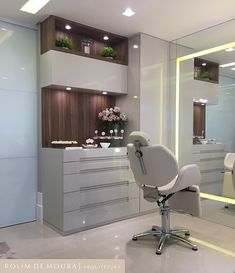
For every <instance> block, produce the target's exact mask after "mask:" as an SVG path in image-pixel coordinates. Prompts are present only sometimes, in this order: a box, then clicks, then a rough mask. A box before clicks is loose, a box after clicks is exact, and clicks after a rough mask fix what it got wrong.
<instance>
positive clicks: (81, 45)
mask: <svg viewBox="0 0 235 273" xmlns="http://www.w3.org/2000/svg"><path fill="white" fill-rule="evenodd" d="M66 28H69V29H66ZM105 36H106V38H107V37H108V40H104V37H105ZM61 38H68V39H69V40H70V41H71V43H72V48H71V49H68V48H63V47H58V46H56V40H57V39H61ZM86 46H87V47H89V48H86ZM104 47H112V48H113V49H114V50H115V51H116V53H117V57H116V59H111V58H105V57H102V56H101V52H102V50H103V48H104ZM49 50H57V51H61V52H66V53H70V54H77V55H82V56H85V57H89V58H95V59H99V60H103V61H106V62H112V63H118V64H123V65H127V63H128V39H127V38H126V37H123V36H120V35H117V34H113V33H109V32H106V31H104V30H100V29H96V28H93V27H90V26H85V25H82V24H79V23H76V22H72V21H69V20H67V19H63V18H59V17H56V16H52V15H51V16H50V17H48V18H47V19H46V20H45V21H44V22H42V23H41V54H43V53H45V52H47V51H49ZM88 52H89V53H88Z"/></svg>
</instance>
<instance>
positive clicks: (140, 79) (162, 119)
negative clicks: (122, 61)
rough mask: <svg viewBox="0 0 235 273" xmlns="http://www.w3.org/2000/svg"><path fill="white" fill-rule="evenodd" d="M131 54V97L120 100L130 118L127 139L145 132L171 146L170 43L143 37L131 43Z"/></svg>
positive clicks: (129, 73) (129, 86)
mask: <svg viewBox="0 0 235 273" xmlns="http://www.w3.org/2000/svg"><path fill="white" fill-rule="evenodd" d="M133 45H138V48H133ZM128 54H129V61H128V95H127V96H120V97H117V105H119V106H120V107H122V108H123V110H124V111H126V112H127V114H128V120H129V121H128V125H127V132H126V135H127V136H128V134H129V133H130V132H132V131H134V130H141V131H145V132H147V133H148V134H149V135H150V137H151V140H152V142H153V143H163V144H167V130H168V129H167V128H168V127H167V126H168V113H169V111H168V64H169V43H168V42H167V41H163V40H161V39H159V38H156V37H152V36H149V35H146V34H143V33H140V34H137V35H135V36H134V37H132V38H130V39H129V53H128ZM134 96H135V97H134Z"/></svg>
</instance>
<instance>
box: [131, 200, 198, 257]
mask: <svg viewBox="0 0 235 273" xmlns="http://www.w3.org/2000/svg"><path fill="white" fill-rule="evenodd" d="M160 214H161V227H159V226H153V227H152V231H149V232H144V233H139V234H136V235H134V236H133V237H132V240H133V241H136V240H138V239H139V238H141V237H145V236H149V235H152V236H159V237H160V240H159V242H158V246H157V249H156V254H157V255H161V254H162V248H163V246H164V244H165V241H166V240H167V239H169V238H171V239H173V240H176V241H180V242H183V243H184V244H186V245H189V246H190V247H191V248H192V250H195V251H196V250H198V248H197V246H196V245H195V244H193V243H192V242H191V241H190V240H189V239H188V238H187V237H189V236H190V232H189V230H187V229H171V228H170V208H169V207H168V206H167V205H166V204H165V203H163V204H162V205H161V206H160ZM182 234H183V236H184V237H183V236H182Z"/></svg>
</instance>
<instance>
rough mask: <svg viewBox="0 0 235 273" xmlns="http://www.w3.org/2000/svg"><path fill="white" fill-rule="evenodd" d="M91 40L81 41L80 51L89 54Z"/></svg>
mask: <svg viewBox="0 0 235 273" xmlns="http://www.w3.org/2000/svg"><path fill="white" fill-rule="evenodd" d="M93 42H94V41H93V40H92V39H83V40H82V51H83V52H84V53H86V54H91V46H92V44H93Z"/></svg>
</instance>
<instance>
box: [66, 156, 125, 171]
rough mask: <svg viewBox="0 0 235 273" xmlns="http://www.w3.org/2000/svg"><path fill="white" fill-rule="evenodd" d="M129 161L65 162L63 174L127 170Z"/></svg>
mask: <svg viewBox="0 0 235 273" xmlns="http://www.w3.org/2000/svg"><path fill="white" fill-rule="evenodd" d="M129 169H130V167H129V161H128V160H127V159H126V160H121V161H114V160H110V161H96V162H65V163H64V174H76V173H94V174H95V173H99V172H103V171H112V170H129Z"/></svg>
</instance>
